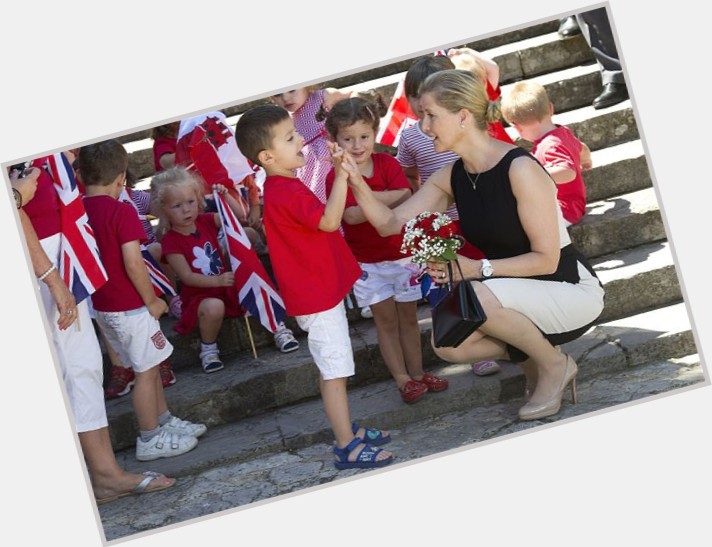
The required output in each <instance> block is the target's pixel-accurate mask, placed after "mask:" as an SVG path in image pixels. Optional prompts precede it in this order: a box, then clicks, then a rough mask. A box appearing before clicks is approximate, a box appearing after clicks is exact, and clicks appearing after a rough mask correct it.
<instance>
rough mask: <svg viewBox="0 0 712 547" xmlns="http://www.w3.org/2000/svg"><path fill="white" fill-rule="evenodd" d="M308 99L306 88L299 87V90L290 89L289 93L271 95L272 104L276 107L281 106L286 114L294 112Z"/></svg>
mask: <svg viewBox="0 0 712 547" xmlns="http://www.w3.org/2000/svg"><path fill="white" fill-rule="evenodd" d="M308 98H309V92H308V91H307V89H306V88H304V87H301V88H299V89H292V90H291V91H286V92H284V93H280V94H279V95H272V102H273V103H274V104H276V105H277V106H281V107H282V108H284V109H285V110H287V111H288V112H296V111H297V110H299V109H300V108H301V107H302V106H304V103H305V102H307V99H308Z"/></svg>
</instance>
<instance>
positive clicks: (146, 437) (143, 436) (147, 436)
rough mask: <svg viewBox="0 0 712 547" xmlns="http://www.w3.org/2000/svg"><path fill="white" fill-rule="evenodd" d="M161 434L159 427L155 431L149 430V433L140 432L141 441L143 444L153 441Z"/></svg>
mask: <svg viewBox="0 0 712 547" xmlns="http://www.w3.org/2000/svg"><path fill="white" fill-rule="evenodd" d="M160 432H161V427H160V426H158V427H157V428H156V429H151V430H149V431H141V432H140V435H141V440H142V441H143V442H145V443H147V442H148V441H150V440H151V439H153V438H154V437H155V436H156V435H158V434H159V433H160Z"/></svg>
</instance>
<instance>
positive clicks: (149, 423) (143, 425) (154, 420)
mask: <svg viewBox="0 0 712 547" xmlns="http://www.w3.org/2000/svg"><path fill="white" fill-rule="evenodd" d="M157 384H158V385H160V386H161V391H163V385H162V384H161V376H160V374H159V373H158V366H154V367H151V368H149V369H148V370H146V371H144V372H137V373H136V386H135V387H134V390H133V394H132V397H133V398H132V403H133V408H134V413H135V414H136V420H137V421H138V428H139V430H140V431H141V432H148V431H153V430H155V429H157V428H158V415H159V414H160V412H159V402H158V400H157V398H156V385H157ZM163 404H164V405H165V399H163Z"/></svg>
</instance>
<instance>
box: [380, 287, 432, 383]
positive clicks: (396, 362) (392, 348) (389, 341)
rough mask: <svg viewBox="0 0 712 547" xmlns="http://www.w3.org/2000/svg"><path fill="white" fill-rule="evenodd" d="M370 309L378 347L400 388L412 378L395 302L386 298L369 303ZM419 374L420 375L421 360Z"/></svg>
mask: <svg viewBox="0 0 712 547" xmlns="http://www.w3.org/2000/svg"><path fill="white" fill-rule="evenodd" d="M371 310H372V311H373V321H374V323H375V324H376V335H377V337H378V348H379V350H380V352H381V356H382V357H383V361H384V362H385V363H386V366H387V367H388V370H389V371H390V373H391V376H393V379H394V380H395V382H396V384H397V385H398V388H399V389H400V388H402V387H403V386H404V385H405V384H406V383H407V382H409V381H410V380H412V379H413V378H412V377H411V375H410V374H409V371H408V370H407V369H406V360H405V356H404V353H403V350H404V348H405V346H404V345H403V344H402V342H401V333H400V326H399V314H398V310H397V305H396V302H395V300H394V299H393V298H388V299H387V300H384V301H383V302H379V303H378V304H371ZM418 347H420V346H418ZM416 372H417V370H416ZM420 374H421V375H422V362H421V368H420Z"/></svg>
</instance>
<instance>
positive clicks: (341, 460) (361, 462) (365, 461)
mask: <svg viewBox="0 0 712 547" xmlns="http://www.w3.org/2000/svg"><path fill="white" fill-rule="evenodd" d="M360 444H363V448H362V449H361V451H360V452H359V454H358V456H357V457H356V461H349V455H350V454H351V452H352V451H353V450H354V449H355V448H356V447H357V446H358V445H360ZM381 452H383V449H382V448H376V447H375V446H372V445H370V444H367V443H364V442H363V439H361V438H359V437H354V438H353V440H352V441H351V442H350V443H349V444H347V445H346V446H345V447H344V448H339V447H338V446H334V456H336V459H335V460H334V467H336V469H370V468H373V467H383V466H384V465H388V464H389V463H391V462H392V461H393V456H389V457H387V458H384V459H383V460H377V459H376V458H377V457H378V455H379V454H380V453H381Z"/></svg>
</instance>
